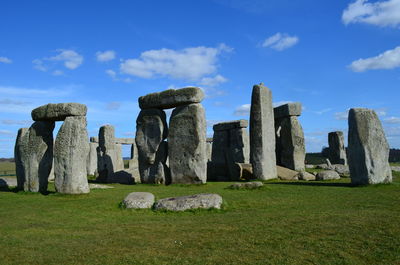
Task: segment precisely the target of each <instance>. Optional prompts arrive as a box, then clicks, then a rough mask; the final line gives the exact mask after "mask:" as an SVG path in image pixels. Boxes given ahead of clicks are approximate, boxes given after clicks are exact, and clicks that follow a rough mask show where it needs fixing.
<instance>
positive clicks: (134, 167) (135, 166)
mask: <svg viewBox="0 0 400 265" xmlns="http://www.w3.org/2000/svg"><path fill="white" fill-rule="evenodd" d="M128 172H129V173H130V174H131V175H132V177H133V178H134V179H135V183H140V182H141V180H140V172H139V154H138V149H137V147H136V143H133V144H132V145H131V159H130V160H129V167H128Z"/></svg>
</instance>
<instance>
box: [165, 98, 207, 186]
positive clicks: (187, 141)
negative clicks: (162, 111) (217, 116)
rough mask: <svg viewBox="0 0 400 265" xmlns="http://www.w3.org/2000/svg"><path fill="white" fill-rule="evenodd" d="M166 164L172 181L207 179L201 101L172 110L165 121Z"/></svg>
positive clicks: (204, 122)
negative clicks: (167, 134) (167, 163)
mask: <svg viewBox="0 0 400 265" xmlns="http://www.w3.org/2000/svg"><path fill="white" fill-rule="evenodd" d="M169 126H170V127H169V136H168V149H169V165H170V170H171V181H172V183H184V184H200V183H205V182H206V181H207V152H206V119H205V111H204V108H203V106H202V105H201V104H199V103H193V104H189V105H185V106H181V107H177V108H175V109H174V110H173V112H172V115H171V118H170V122H169Z"/></svg>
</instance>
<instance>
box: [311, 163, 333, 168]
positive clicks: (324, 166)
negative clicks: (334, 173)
mask: <svg viewBox="0 0 400 265" xmlns="http://www.w3.org/2000/svg"><path fill="white" fill-rule="evenodd" d="M315 168H316V169H331V168H330V167H329V166H328V165H327V164H318V165H316V166H315Z"/></svg>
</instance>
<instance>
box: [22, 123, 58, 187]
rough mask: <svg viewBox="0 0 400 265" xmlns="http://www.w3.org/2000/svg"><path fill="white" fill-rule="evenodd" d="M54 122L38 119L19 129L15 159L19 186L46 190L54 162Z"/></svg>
mask: <svg viewBox="0 0 400 265" xmlns="http://www.w3.org/2000/svg"><path fill="white" fill-rule="evenodd" d="M53 129H54V122H51V121H36V122H34V123H33V124H32V126H31V127H30V128H29V129H26V128H22V129H20V130H19V131H18V136H17V140H16V144H15V161H16V174H17V183H18V184H17V185H18V188H20V189H23V190H24V191H31V192H42V193H44V192H46V191H47V185H48V178H49V174H50V171H51V167H52V164H53Z"/></svg>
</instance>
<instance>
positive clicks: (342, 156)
mask: <svg viewBox="0 0 400 265" xmlns="http://www.w3.org/2000/svg"><path fill="white" fill-rule="evenodd" d="M328 143H329V160H330V161H331V163H333V164H342V165H347V157H346V149H345V147H344V136H343V132H341V131H335V132H330V133H329V134H328Z"/></svg>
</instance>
